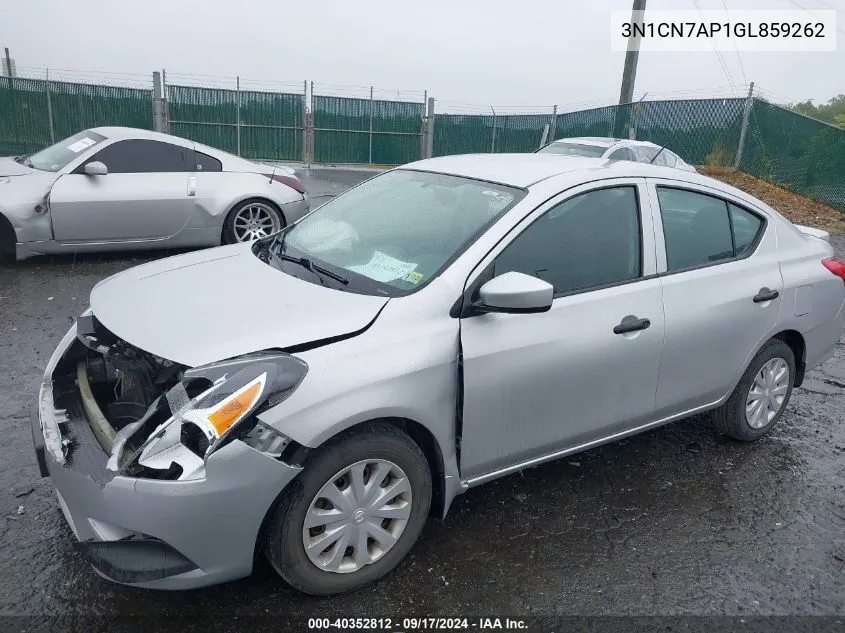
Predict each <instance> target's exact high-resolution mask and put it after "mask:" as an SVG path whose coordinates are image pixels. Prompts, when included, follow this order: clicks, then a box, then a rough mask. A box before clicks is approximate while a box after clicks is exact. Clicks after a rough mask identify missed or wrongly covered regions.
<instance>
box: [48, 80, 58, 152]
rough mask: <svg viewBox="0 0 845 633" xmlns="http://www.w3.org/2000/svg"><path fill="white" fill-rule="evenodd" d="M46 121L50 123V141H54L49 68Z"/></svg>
mask: <svg viewBox="0 0 845 633" xmlns="http://www.w3.org/2000/svg"><path fill="white" fill-rule="evenodd" d="M47 121H48V122H49V123H50V143H51V144H52V143H55V142H56V133H55V132H54V131H53V102H52V100H51V99H50V69H49V68H48V69H47Z"/></svg>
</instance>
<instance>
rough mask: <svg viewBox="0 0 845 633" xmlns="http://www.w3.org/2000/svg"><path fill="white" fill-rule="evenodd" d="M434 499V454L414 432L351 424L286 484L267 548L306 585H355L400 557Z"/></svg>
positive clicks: (318, 588) (298, 584)
mask: <svg viewBox="0 0 845 633" xmlns="http://www.w3.org/2000/svg"><path fill="white" fill-rule="evenodd" d="M430 505H431V474H430V472H429V468H428V462H427V461H426V459H425V456H424V455H423V453H422V451H421V450H420V449H419V447H418V446H417V445H416V444H415V443H414V441H413V440H412V439H411V438H410V437H408V436H407V435H406V434H405V433H404V432H403V431H401V430H399V429H397V428H396V427H394V426H391V425H388V424H370V425H367V426H364V427H359V428H354V429H350V430H349V431H347V432H345V433H342V434H341V435H339V436H338V437H336V438H334V439H333V440H331V441H329V442H328V443H327V444H326V445H324V446H323V447H321V448H320V449H318V450H317V451H316V452H315V453H314V454H313V455H312V456H311V457H309V459H308V462H307V464H306V466H305V468H304V470H303V471H302V473H301V474H300V475H299V476H298V477H297V478H296V479H295V480H294V481H293V482H291V484H289V485H288V487H287V488H286V489H285V491H284V493H283V495H282V498H281V500H280V502H279V504H278V506H277V507H276V509H275V510H274V512H273V516H272V519H271V521H270V525H269V528H268V530H267V537H266V540H265V543H264V551H265V553H266V555H267V557H268V559H269V560H270V563H271V564H272V565H273V567H274V568H275V570H276V571H277V572H278V573H279V575H281V576H282V578H284V579H285V580H286V581H287V582H288V583H290V584H291V585H293V586H294V587H295V588H297V589H299V590H300V591H304V592H305V593H310V594H315V595H329V594H336V593H343V592H347V591H352V590H355V589H359V588H361V587H364V586H366V585H368V584H370V583H372V582H374V581H376V580H378V579H379V578H381V577H382V576H384V575H385V574H387V573H388V572H390V571H391V570H392V569H393V568H395V567H396V566H397V565H398V564H399V562H400V561H401V560H402V559H403V558H404V557H405V555H406V554H407V553H408V551H410V549H411V547H412V546H413V544H414V543H415V542H416V540H417V538H418V537H419V535H420V532H421V531H422V528H423V525H424V524H425V520H426V518H427V516H428V511H429V507H430Z"/></svg>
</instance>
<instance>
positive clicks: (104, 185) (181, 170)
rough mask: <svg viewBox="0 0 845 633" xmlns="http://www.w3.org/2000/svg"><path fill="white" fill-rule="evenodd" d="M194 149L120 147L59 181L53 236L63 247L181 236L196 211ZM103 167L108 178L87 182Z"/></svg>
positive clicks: (132, 142) (145, 142)
mask: <svg viewBox="0 0 845 633" xmlns="http://www.w3.org/2000/svg"><path fill="white" fill-rule="evenodd" d="M193 153H194V150H193V149H192V148H188V147H183V146H179V145H174V144H171V143H163V142H160V141H153V140H149V139H127V140H121V141H117V142H115V143H112V144H111V145H108V146H106V147H104V148H103V149H101V150H100V151H98V152H97V153H96V154H94V155H93V156H91V157H89V158H87V159H86V160H85V161H84V162H83V163H82V164H80V165H79V166H78V167H76V168H75V169H74V170H73V172H72V173H70V174H65V175H63V176H62V177H60V178H59V179H58V181H56V184H55V185H53V189H52V191H51V192H50V213H51V216H52V220H53V235H54V237H55V239H56V240H57V241H60V242H119V241H130V240H150V239H160V238H165V237H169V236H171V235H174V234H176V233H178V232H179V231H180V230H181V228H182V227H184V226H185V224H186V223H187V221H188V218H189V216H190V213H191V210H192V208H193V198H192V197H191V196H190V195H189V194H190V193H191V192H190V187H189V184H190V183H189V173H188V172H189V170H191V171H193V168H194V157H193ZM93 161H99V162H102V163H103V164H105V166H106V168H107V169H108V174H106V175H105V176H88V175H86V174H85V172H84V168H85V164H87V163H90V162H93Z"/></svg>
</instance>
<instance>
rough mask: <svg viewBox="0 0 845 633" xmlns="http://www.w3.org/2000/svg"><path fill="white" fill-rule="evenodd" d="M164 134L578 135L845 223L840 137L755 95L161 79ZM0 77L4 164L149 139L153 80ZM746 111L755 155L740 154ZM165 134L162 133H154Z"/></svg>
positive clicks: (383, 140)
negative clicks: (658, 152) (125, 137)
mask: <svg viewBox="0 0 845 633" xmlns="http://www.w3.org/2000/svg"><path fill="white" fill-rule="evenodd" d="M162 74H163V76H164V82H163V83H164V93H163V95H162V98H163V100H164V101H166V104H167V108H165V112H166V113H167V116H166V120H165V125H164V127H165V128H166V127H168V126H169V131H170V132H172V133H174V134H177V135H179V136H184V137H186V138H189V139H192V140H195V141H197V142H202V143H206V144H209V145H213V146H215V147H219V148H221V149H224V150H227V151H230V152H233V153H237V154H240V155H243V156H245V157H248V158H255V159H264V160H288V161H298V160H303V161H305V162H311V161H316V162H327V163H378V164H401V163H405V162H409V161H412V160H416V159H418V158H420V157H425V156H430V155H434V156H440V155H445V154H454V153H467V152H530V151H534V150H536V149H537V148H538V147H539V145H540V144H541V143H542V142H543V141H545V140H553V139H556V138H562V137H571V136H608V137H628V136H629V134H633V135H634V136H635V138H638V139H641V140H649V141H652V142H655V143H658V144H661V145H663V144H666V145H667V147H669V148H670V149H672V150H673V151H675V152H676V153H678V154H680V155H681V156H682V157H683V158H684V159H685V160H686V161H687V162H691V163H694V164H708V165H715V166H731V165H733V164H734V162H735V161H736V160H737V159H739V167H740V168H741V169H742V170H744V171H746V172H748V173H750V174H752V175H755V176H758V177H761V178H764V179H766V180H769V181H771V182H774V183H776V184H779V185H781V186H784V187H786V188H787V189H791V190H792V191H795V192H797V193H801V194H804V195H807V196H809V197H811V198H814V199H816V200H819V201H821V202H824V203H825V204H829V205H830V206H833V207H835V208H838V209H840V210H842V211H845V183H843V182H842V180H841V174H842V173H845V130H841V129H838V128H836V127H834V126H831V125H829V124H826V123H823V122H820V121H817V120H815V119H811V118H809V117H806V116H804V115H801V114H798V113H796V112H793V111H792V110H790V109H787V108H785V107H783V106H782V105H777V102H778V101H779V100H780V101H781V103H784V102H783V100H782V95H777V94H776V93H772V92H771V91H768V90H766V89H757V90H756V93H755V96H754V97H753V98H751V101H747V100H748V99H749V97H748V96H747V94H746V93H747V88H748V87H747V86H742V85H735V86H730V87H717V88H698V89H688V90H675V91H660V92H650V93H643V94H641V95H640V101H637V102H635V103H632V104H623V105H618V104H614V103H609V102H608V101H607V100H582V101H574V100H564V101H563V102H561V103H558V104H557V105H527V104H508V105H495V104H493V105H490V104H483V103H471V102H464V101H461V100H449V99H443V100H439V99H435V100H434V105H435V107H434V111H433V112H430V111H429V110H428V105H429V104H428V102H427V101H428V98H429V97H431V96H432V95H431V93H429V92H428V91H426V90H408V89H385V88H380V87H371V86H364V85H360V84H344V83H330V82H325V83H323V82H309V81H306V80H302V81H290V80H274V79H254V78H245V77H240V76H231V77H228V76H216V75H202V74H196V73H185V72H171V71H162ZM18 75H19V76H18V77H16V78H8V77H2V78H0V112H3V116H2V117H0V153H8V154H23V153H30V152H33V151H36V150H38V149H40V148H42V147H44V146H46V145H48V144H50V143H51V142H54V141H55V140H58V139H61V138H64V137H66V136H70V135H71V134H73V133H75V132H77V131H78V130H80V129H84V128H88V127H96V126H104V125H123V126H130V127H138V128H145V129H152V128H153V127H155V126H154V120H153V114H152V110H153V101H154V96H155V95H154V87H153V86H154V83H155V82H154V81H153V77H152V75H144V74H140V73H130V72H126V73H123V72H109V71H90V70H79V69H61V68H57V69H50V70H49V71H48V70H47V69H44V68H33V67H19V68H18ZM746 105H747V106H748V109H749V117H748V124H747V126H748V127H747V131H748V134H747V143H746V145H747V146H746V149H745V151H744V152H741V150H740V148H739V146H738V139H739V136H740V130H741V127H742V125H743V112H744V110H745V108H746ZM159 125H160V124H159Z"/></svg>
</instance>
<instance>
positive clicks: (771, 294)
mask: <svg viewBox="0 0 845 633" xmlns="http://www.w3.org/2000/svg"><path fill="white" fill-rule="evenodd" d="M779 296H780V293H779V292H778V291H777V290H769V289H768V288H765V287H764V288H760V292H758V293H757V294H756V295H754V303H763V302H764V301H771V300H772V299H777V298H778V297H779Z"/></svg>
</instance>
